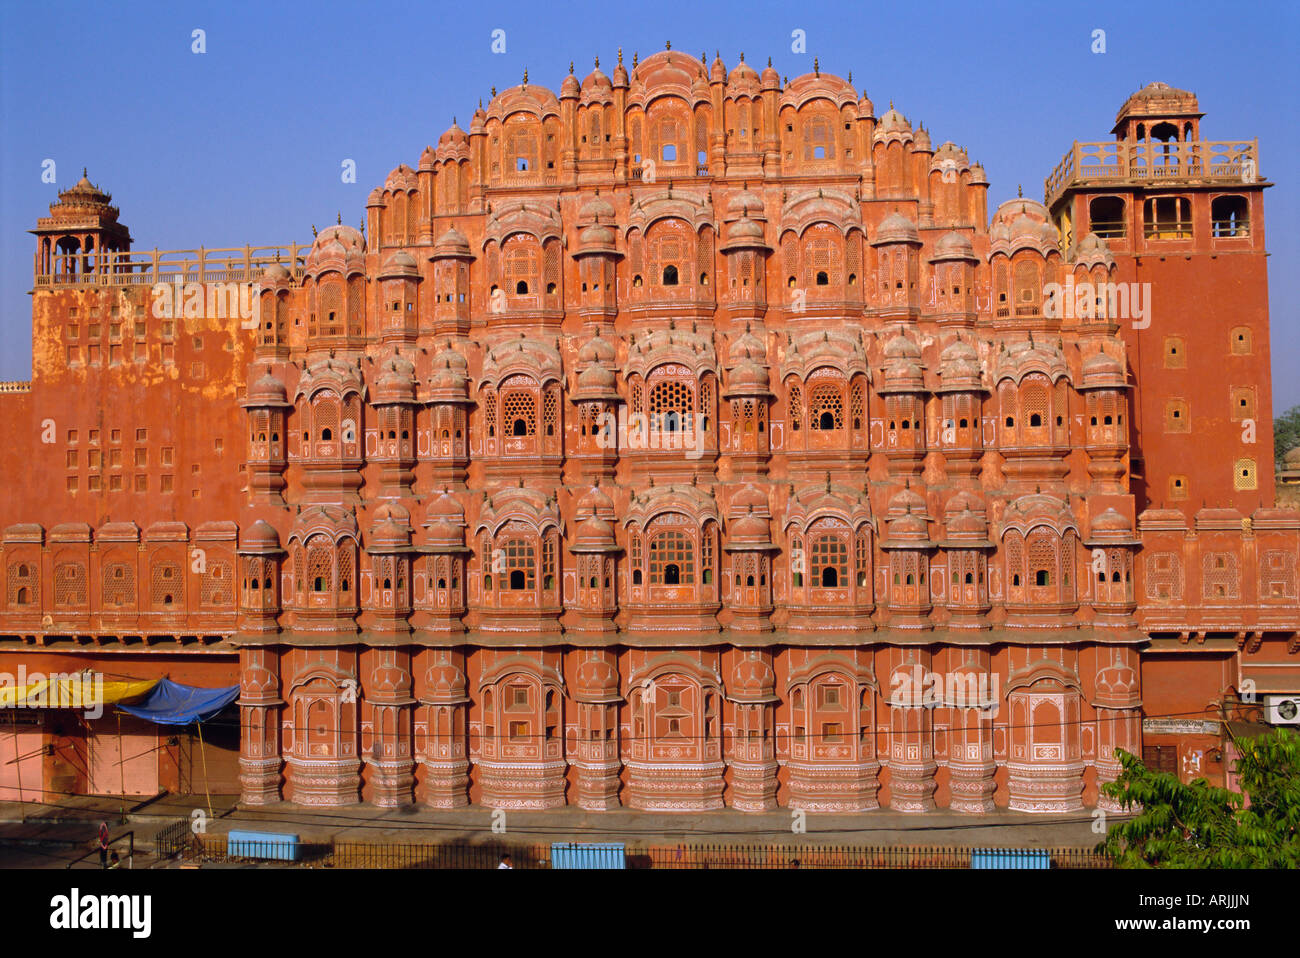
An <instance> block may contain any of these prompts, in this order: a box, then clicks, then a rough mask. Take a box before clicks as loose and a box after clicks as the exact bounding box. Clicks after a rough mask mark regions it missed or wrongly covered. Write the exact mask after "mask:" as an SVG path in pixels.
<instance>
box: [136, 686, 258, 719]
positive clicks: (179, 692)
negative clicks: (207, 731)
mask: <svg viewBox="0 0 1300 958" xmlns="http://www.w3.org/2000/svg"><path fill="white" fill-rule="evenodd" d="M238 697H239V686H238V685H231V686H229V687H227V688H220V689H200V688H195V687H194V686H193V685H181V684H180V683H179V682H173V681H171V680H170V679H162V680H160V681H159V682H158V684H157V685H155V686H154V688H153V691H152V692H150V693H149V695H148V696H146V697H145V699H144V700H143V701H141V702H137V703H136V704H135V705H120V706H118V707H119V708H120V709H121V710H122V711H123V712H129V713H131V714H132V715H136V716H139V717H140V718H142V719H148V720H149V721H150V722H157V723H158V724H159V725H189V724H190V723H191V722H202V721H203V720H204V719H209V718H211V717H212V716H214V715H216V714H217V713H218V712H220V711H221V710H222V709H223V708H225V707H226V706H227V705H229V704H230V703H231V702H233V701H234V700H235V699H236V698H238Z"/></svg>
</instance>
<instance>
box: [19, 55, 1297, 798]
mask: <svg viewBox="0 0 1300 958" xmlns="http://www.w3.org/2000/svg"><path fill="white" fill-rule="evenodd" d="M1201 121H1202V114H1201V113H1200V112H1199V110H1198V108H1197V100H1196V97H1195V96H1194V95H1193V94H1191V93H1188V92H1185V91H1181V90H1177V89H1173V88H1171V87H1169V86H1168V85H1166V84H1163V83H1152V84H1151V85H1149V86H1147V87H1145V88H1143V89H1142V90H1140V91H1139V92H1137V93H1135V94H1133V95H1132V96H1131V97H1129V98H1128V100H1127V101H1125V103H1124V104H1123V105H1122V107H1121V108H1120V110H1119V113H1118V116H1117V118H1116V121H1115V126H1114V129H1113V135H1114V138H1113V139H1112V140H1109V141H1098V142H1080V143H1075V144H1074V145H1072V146H1071V147H1070V148H1069V152H1068V153H1067V154H1066V155H1065V158H1064V160H1063V161H1062V162H1061V164H1060V165H1059V166H1058V167H1057V168H1056V169H1055V170H1054V171H1053V172H1052V173H1051V175H1050V176H1049V177H1047V179H1046V182H1045V194H1044V197H1043V200H1042V202H1039V201H1038V200H1036V199H1030V198H1026V197H1021V198H1016V199H1012V200H1008V201H1007V202H1004V203H1002V204H1001V205H1000V206H998V207H997V208H996V209H995V210H993V211H992V214H991V215H990V211H989V209H988V203H987V196H988V189H989V183H988V179H987V177H986V174H985V171H984V169H983V168H982V167H981V166H980V165H979V164H978V163H976V162H973V161H972V160H971V159H970V157H969V156H968V154H967V152H966V151H965V150H964V149H962V148H961V147H958V146H956V145H954V144H953V143H951V142H945V143H936V142H935V141H934V139H932V137H931V134H930V132H929V131H928V130H926V129H924V128H923V127H921V126H917V125H913V124H912V123H911V122H909V121H908V119H907V118H905V117H904V116H903V115H902V114H900V113H899V112H898V111H897V110H895V109H894V108H893V106H892V105H890V106H889V107H888V108H887V109H881V108H880V106H879V105H878V104H874V103H873V102H872V101H871V100H870V99H868V98H867V97H866V95H865V94H863V93H860V92H859V91H856V90H855V89H854V87H853V86H852V85H851V83H850V82H848V81H846V80H845V79H842V78H840V77H837V76H832V75H831V74H828V73H821V72H820V67H819V65H816V66H815V68H814V70H813V72H811V73H807V74H805V75H803V76H799V77H795V78H793V79H790V80H784V79H783V78H782V77H780V76H779V75H778V74H777V72H776V71H775V70H773V69H772V68H771V66H770V65H769V66H768V67H767V68H766V69H761V70H760V69H755V68H754V67H753V66H751V65H749V64H748V63H745V62H744V59H743V57H742V58H741V60H740V61H739V62H737V63H735V64H734V65H733V66H732V67H731V69H728V68H727V67H726V66H725V65H724V63H723V62H722V60H721V59H720V58H717V59H714V60H713V61H712V62H711V63H710V62H708V61H707V59H704V58H697V57H695V56H691V55H688V54H686V53H683V52H679V51H676V50H671V49H669V50H665V51H662V52H658V53H656V54H654V55H653V56H649V57H647V58H645V59H643V60H634V61H633V63H632V65H631V69H630V70H629V69H628V67H627V66H625V65H624V63H623V57H622V54H621V52H620V54H619V57H618V61H617V64H616V65H615V66H614V67H613V69H612V71H611V75H608V76H607V75H606V74H605V73H603V72H601V70H600V69H599V64H597V68H596V69H594V70H593V71H592V72H591V73H590V74H589V75H588V76H587V77H586V78H585V79H582V80H580V79H579V77H578V76H577V75H575V74H574V73H573V72H572V70H571V71H570V74H569V75H568V76H567V77H565V78H564V80H563V82H562V83H561V84H560V86H559V92H558V94H557V93H555V92H553V91H552V90H550V89H547V88H546V87H543V86H538V85H536V84H533V83H531V82H529V81H528V78H527V76H526V75H525V77H524V81H523V82H522V83H520V84H519V85H518V86H514V87H511V88H510V89H507V90H504V91H502V92H499V93H498V92H496V91H495V90H494V91H493V95H492V97H491V99H490V102H488V103H487V104H486V106H484V105H480V106H479V108H478V109H477V110H475V111H474V112H473V115H472V117H471V118H470V120H469V123H468V129H462V128H461V127H460V126H459V125H456V124H453V125H452V127H451V128H450V129H448V130H447V131H446V132H445V133H443V134H442V135H441V136H440V137H439V138H438V140H437V144H436V146H430V147H427V148H426V149H425V150H424V151H423V153H421V154H420V156H419V159H418V162H417V163H416V164H415V165H414V166H411V165H407V164H405V163H403V164H401V165H399V166H397V167H396V168H395V169H394V170H393V171H392V172H391V173H389V174H388V176H387V177H386V178H385V179H384V181H383V182H382V183H381V184H380V185H378V186H377V187H376V188H375V189H374V190H373V191H372V192H371V193H370V194H369V198H368V200H367V201H366V204H365V211H364V214H365V215H364V221H363V223H362V228H360V229H358V228H354V227H352V226H347V225H342V224H341V223H340V224H336V225H331V226H328V227H327V228H325V229H322V230H320V231H319V232H317V231H316V230H315V227H313V233H314V234H315V237H314V241H313V242H312V244H311V245H310V247H305V246H284V247H249V248H246V249H243V250H224V251H223V250H216V251H214V250H202V249H199V250H187V251H172V252H160V251H156V250H155V251H153V252H141V251H138V250H133V249H132V238H131V235H130V233H129V231H128V230H127V228H126V226H124V225H123V224H122V223H121V222H120V221H119V218H118V209H117V208H116V207H114V206H112V205H111V202H112V198H111V197H110V196H109V195H108V194H106V193H105V192H103V191H102V190H100V189H99V188H98V187H96V186H94V185H92V184H91V182H90V181H89V180H88V179H86V178H84V177H83V178H82V180H81V181H80V182H78V183H77V184H76V185H74V186H72V187H71V188H69V189H66V190H63V191H62V192H60V194H59V197H58V200H57V202H55V203H53V204H52V205H51V207H50V214H49V216H47V217H42V218H41V219H39V220H38V221H37V224H36V228H35V229H34V230H33V231H32V232H33V233H34V235H35V238H36V250H35V260H34V267H35V268H34V289H33V292H32V298H33V307H32V335H33V355H34V358H33V371H32V380H31V382H29V383H7V384H4V385H3V386H0V411H2V418H3V422H4V423H5V431H6V435H7V439H8V441H7V442H5V443H4V447H3V450H0V475H3V478H4V482H5V486H6V489H7V493H6V495H5V497H4V498H3V501H0V528H2V529H3V541H2V542H0V571H2V573H3V576H4V584H3V588H2V589H0V669H3V670H6V671H8V672H14V671H15V670H16V669H17V667H18V664H19V663H23V664H25V665H26V667H27V668H28V669H43V670H45V671H50V672H53V671H60V672H68V671H76V670H79V669H91V670H94V671H97V672H103V673H104V674H106V675H108V676H109V677H118V678H121V677H129V678H137V679H151V678H158V677H161V676H164V675H166V676H169V677H170V678H172V679H173V680H175V681H178V682H183V683H188V684H191V685H198V686H205V687H218V686H233V685H236V684H237V685H238V686H239V689H240V691H239V697H238V700H237V704H236V705H235V706H232V707H231V710H230V711H229V713H224V714H227V715H228V716H229V722H228V724H229V727H230V729H231V730H232V731H231V733H230V735H229V743H228V745H229V751H228V759H227V760H224V761H223V760H222V759H221V758H220V757H219V753H220V749H219V748H218V749H216V750H215V752H213V754H210V755H209V756H208V759H207V760H208V761H209V762H212V763H213V767H212V768H211V770H210V771H209V773H208V776H209V779H215V780H220V779H222V777H223V776H224V778H225V780H226V782H227V784H228V785H229V790H231V791H238V792H240V793H241V795H242V800H243V801H244V802H245V803H268V802H275V801H280V800H288V801H292V802H296V803H300V804H304V805H313V806H332V805H343V804H350V803H356V802H368V803H372V804H374V805H378V806H397V805H404V804H410V803H419V804H421V805H424V806H428V807H432V808H454V807H458V806H464V805H467V804H476V805H481V806H487V807H492V808H509V809H521V808H528V809H542V808H550V807H555V806H561V805H565V804H571V805H579V806H581V807H583V808H586V809H595V810H603V809H610V808H614V807H617V806H620V805H621V806H630V807H632V808H636V809H645V810H657V811H663V810H693V811H698V810H707V809H718V808H722V807H724V806H726V807H730V808H735V809H740V810H745V811H762V810H768V809H773V808H776V807H778V806H779V807H789V808H792V809H804V810H808V811H814V812H815V811H838V812H850V811H859V810H869V809H874V808H877V807H888V808H892V809H895V810H902V811H908V812H918V813H923V812H926V811H928V810H932V809H935V808H944V809H950V810H952V811H958V812H967V813H971V814H973V815H979V814H982V813H987V812H990V811H991V810H993V809H994V808H995V807H1007V808H1010V809H1013V810H1021V811H1029V812H1068V811H1071V810H1076V809H1079V808H1082V807H1084V806H1094V805H1102V806H1106V805H1107V801H1108V800H1106V799H1105V798H1103V797H1101V796H1099V791H1098V788H1099V786H1100V785H1101V784H1103V783H1105V782H1107V781H1110V780H1113V779H1114V778H1115V777H1116V775H1117V774H1118V771H1119V762H1118V760H1117V758H1116V757H1115V750H1116V749H1117V748H1123V749H1126V750H1129V751H1132V752H1136V753H1139V754H1142V755H1144V757H1146V758H1147V760H1148V762H1149V763H1154V764H1156V765H1157V766H1158V767H1161V768H1168V769H1169V770H1173V771H1177V772H1178V773H1179V774H1181V775H1183V776H1184V777H1195V776H1202V775H1204V776H1208V777H1210V778H1211V779H1214V780H1219V781H1222V780H1223V777H1224V774H1225V768H1226V766H1227V764H1228V762H1229V761H1230V755H1226V756H1225V750H1227V751H1230V742H1228V741H1227V740H1226V739H1225V737H1224V733H1223V728H1222V726H1223V723H1224V720H1225V719H1226V718H1232V717H1234V716H1235V715H1236V714H1238V712H1239V711H1240V709H1241V708H1242V707H1243V705H1242V703H1243V702H1247V703H1248V702H1249V701H1250V700H1251V696H1250V694H1247V693H1249V691H1250V690H1252V689H1253V690H1254V691H1255V692H1258V693H1260V694H1264V693H1269V692H1278V693H1284V692H1290V693H1296V692H1300V634H1298V630H1300V600H1298V597H1297V581H1296V565H1297V558H1298V557H1300V513H1297V512H1294V511H1287V510H1280V509H1277V508H1275V507H1274V502H1273V468H1274V466H1273V457H1272V410H1271V400H1270V362H1269V326H1268V301H1267V284H1266V260H1265V256H1266V253H1265V244H1264V210H1263V198H1264V197H1263V194H1264V190H1265V188H1266V187H1268V186H1269V183H1268V181H1267V180H1265V179H1264V178H1263V177H1262V175H1260V172H1259V167H1258V151H1257V144H1256V142H1254V141H1250V140H1242V141H1210V140H1205V139H1202V135H1201ZM187 284H200V286H199V289H200V291H201V292H200V294H199V295H196V296H190V295H189V293H187V292H186V291H187V290H189V289H191V287H190V286H189V285H187ZM160 287H161V288H162V292H167V290H168V289H170V288H172V287H174V288H175V290H176V293H177V295H176V297H175V298H174V308H172V309H168V310H162V311H160V310H159V309H158V308H157V304H158V301H159V296H160V292H159V289H160ZM223 288H224V291H225V292H230V293H231V296H232V298H231V299H230V302H234V301H235V298H234V297H233V292H232V291H234V290H238V291H239V292H240V293H241V295H242V296H243V297H244V298H245V300H246V301H247V302H248V304H249V305H250V306H251V307H253V309H252V310H251V315H250V316H247V317H245V316H243V315H242V314H241V315H238V316H237V315H235V313H234V312H232V311H231V310H223V309H221V308H219V307H220V301H218V308H216V309H214V308H213V297H212V292H213V290H216V291H217V292H218V293H219V294H220V293H221V292H222V290H223ZM160 312H161V313H162V315H160ZM921 690H923V691H924V695H921V694H920V691H921ZM900 691H904V692H905V693H906V694H901V695H900V694H899V693H900ZM9 711H10V712H13V711H14V710H9ZM219 724H220V723H219V722H217V723H213V728H212V731H209V732H206V733H205V734H208V735H209V736H210V738H212V739H214V740H215V739H216V738H217V737H219V735H218V732H217V725H219ZM4 734H5V735H8V736H9V737H10V744H9V745H7V746H5V747H6V748H8V749H12V750H13V751H14V757H15V758H16V761H15V762H13V763H9V764H7V765H6V771H5V772H4V773H3V774H2V775H0V790H3V789H8V790H9V793H10V796H11V797H13V792H14V790H15V789H17V792H18V794H19V795H22V796H23V797H41V796H42V795H44V796H50V795H54V794H61V793H82V792H96V793H105V792H107V793H120V792H124V793H135V794H153V793H155V792H156V791H158V790H160V789H170V790H178V789H179V790H184V789H185V788H186V787H187V783H188V782H189V781H190V776H191V775H194V776H197V774H198V773H197V772H196V771H195V770H194V766H196V765H197V763H198V758H197V753H196V754H195V755H191V756H190V757H189V758H187V757H186V756H187V754H188V752H187V746H186V744H185V742H184V741H183V740H182V739H181V738H180V737H179V736H175V735H173V736H172V737H170V738H169V737H168V734H169V733H168V732H167V731H166V730H164V731H163V732H161V733H160V732H159V731H158V730H157V728H156V727H155V726H150V725H147V724H144V723H142V722H139V721H137V720H130V721H125V720H124V719H123V716H121V715H116V716H115V715H113V714H111V712H106V713H105V715H104V716H103V717H102V718H100V719H96V720H89V719H79V718H73V717H69V716H67V715H66V714H63V713H59V712H57V711H54V710H50V711H46V712H35V713H24V714H23V715H22V716H21V717H20V718H18V719H15V721H14V722H13V723H12V727H11V728H10V729H6V730H4ZM15 776H19V777H20V778H21V780H20V781H15ZM200 790H201V789H200Z"/></svg>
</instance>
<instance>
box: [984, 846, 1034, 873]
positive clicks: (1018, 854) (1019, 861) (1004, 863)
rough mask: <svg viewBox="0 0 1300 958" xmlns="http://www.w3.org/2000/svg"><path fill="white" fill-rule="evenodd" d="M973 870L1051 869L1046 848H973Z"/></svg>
mask: <svg viewBox="0 0 1300 958" xmlns="http://www.w3.org/2000/svg"><path fill="white" fill-rule="evenodd" d="M970 867H971V868H1051V867H1052V858H1051V856H1050V855H1049V854H1048V852H1047V849H1045V848H973V849H971V853H970Z"/></svg>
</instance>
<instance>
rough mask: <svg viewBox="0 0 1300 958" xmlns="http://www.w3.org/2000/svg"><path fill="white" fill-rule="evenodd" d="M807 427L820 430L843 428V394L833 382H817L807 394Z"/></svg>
mask: <svg viewBox="0 0 1300 958" xmlns="http://www.w3.org/2000/svg"><path fill="white" fill-rule="evenodd" d="M808 427H809V428H810V429H816V430H819V431H822V432H829V431H832V430H839V429H843V428H844V395H843V393H842V391H841V390H840V388H839V386H837V385H836V384H834V383H818V384H817V385H816V386H814V387H813V388H812V390H811V391H810V392H809V394H808Z"/></svg>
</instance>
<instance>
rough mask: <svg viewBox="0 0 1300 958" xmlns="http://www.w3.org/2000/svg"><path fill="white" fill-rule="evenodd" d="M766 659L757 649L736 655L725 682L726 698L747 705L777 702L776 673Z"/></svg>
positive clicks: (764, 654)
mask: <svg viewBox="0 0 1300 958" xmlns="http://www.w3.org/2000/svg"><path fill="white" fill-rule="evenodd" d="M767 658H768V656H767V654H766V653H764V652H760V651H759V650H757V649H749V650H748V651H744V652H739V653H737V659H736V665H735V667H734V668H733V669H732V670H731V675H730V676H729V677H728V680H727V698H729V699H731V701H733V702H744V703H747V704H760V703H767V702H779V701H780V699H779V698H778V697H777V695H776V672H774V671H773V670H772V666H771V665H769V664H768V662H767Z"/></svg>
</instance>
